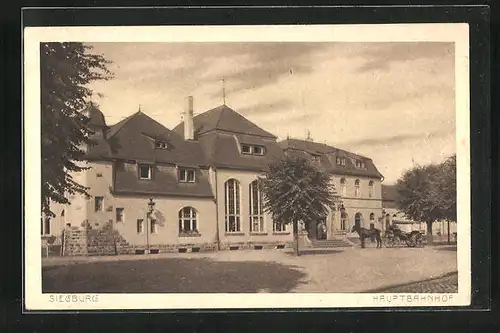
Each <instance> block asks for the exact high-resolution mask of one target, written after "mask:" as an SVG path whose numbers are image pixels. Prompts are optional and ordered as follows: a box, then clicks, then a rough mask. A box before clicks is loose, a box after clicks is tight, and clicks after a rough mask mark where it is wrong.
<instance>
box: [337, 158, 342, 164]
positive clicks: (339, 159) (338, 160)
mask: <svg viewBox="0 0 500 333" xmlns="http://www.w3.org/2000/svg"><path fill="white" fill-rule="evenodd" d="M341 163H342V162H341V158H340V157H337V165H341Z"/></svg>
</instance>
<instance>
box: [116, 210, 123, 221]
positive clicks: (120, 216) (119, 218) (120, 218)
mask: <svg viewBox="0 0 500 333" xmlns="http://www.w3.org/2000/svg"><path fill="white" fill-rule="evenodd" d="M123 211H124V208H116V222H123V220H124V219H123Z"/></svg>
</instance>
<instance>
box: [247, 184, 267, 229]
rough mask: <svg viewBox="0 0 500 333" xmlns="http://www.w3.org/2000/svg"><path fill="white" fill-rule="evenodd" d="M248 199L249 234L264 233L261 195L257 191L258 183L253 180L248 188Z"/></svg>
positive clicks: (258, 190)
mask: <svg viewBox="0 0 500 333" xmlns="http://www.w3.org/2000/svg"><path fill="white" fill-rule="evenodd" d="M249 198H250V210H249V211H250V232H263V231H264V215H263V202H262V194H261V192H260V189H259V183H258V181H257V180H254V181H253V182H251V183H250V186H249Z"/></svg>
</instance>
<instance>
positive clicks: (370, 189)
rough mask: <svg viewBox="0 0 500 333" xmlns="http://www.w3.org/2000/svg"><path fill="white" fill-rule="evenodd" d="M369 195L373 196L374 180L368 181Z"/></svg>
mask: <svg viewBox="0 0 500 333" xmlns="http://www.w3.org/2000/svg"><path fill="white" fill-rule="evenodd" d="M368 197H370V198H372V197H373V180H370V182H369V183H368Z"/></svg>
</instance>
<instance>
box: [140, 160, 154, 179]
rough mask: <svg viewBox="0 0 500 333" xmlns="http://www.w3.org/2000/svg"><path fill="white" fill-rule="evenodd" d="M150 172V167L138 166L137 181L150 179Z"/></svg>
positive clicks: (151, 169)
mask: <svg viewBox="0 0 500 333" xmlns="http://www.w3.org/2000/svg"><path fill="white" fill-rule="evenodd" d="M152 171H153V168H152V167H151V165H144V164H142V165H139V179H151V175H152V173H153V172H152Z"/></svg>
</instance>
